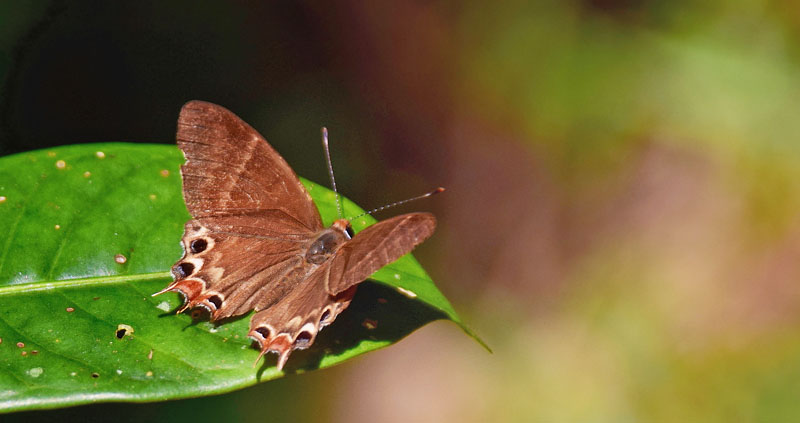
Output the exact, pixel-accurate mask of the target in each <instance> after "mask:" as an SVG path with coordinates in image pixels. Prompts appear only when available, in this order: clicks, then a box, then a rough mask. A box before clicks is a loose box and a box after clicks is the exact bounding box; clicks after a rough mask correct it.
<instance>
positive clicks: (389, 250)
mask: <svg viewBox="0 0 800 423" xmlns="http://www.w3.org/2000/svg"><path fill="white" fill-rule="evenodd" d="M177 139H178V146H179V147H180V148H181V150H182V151H183V152H184V155H185V156H186V159H187V161H186V163H185V164H184V165H183V166H182V167H181V177H182V179H183V193H184V199H185V200H186V206H187V208H188V210H189V213H190V214H191V215H192V219H191V220H189V221H188V222H187V223H186V225H185V226H184V234H183V238H182V241H181V242H182V245H183V249H184V254H183V257H181V259H180V260H178V262H177V263H176V264H175V265H174V266H173V267H172V273H173V276H174V278H175V280H174V281H173V282H172V283H171V284H170V285H169V286H167V287H166V288H165V289H164V290H162V291H160V292H158V293H156V294H154V295H157V294H161V293H164V292H179V293H181V294H182V295H183V297H184V298H185V303H184V305H183V306H182V307H181V309H180V310H179V312H181V311H183V310H186V309H191V308H193V307H203V308H205V309H207V310H208V311H209V313H210V318H211V320H212V321H219V320H222V319H225V318H229V317H232V316H238V315H242V314H246V313H248V312H250V311H253V310H254V311H255V313H254V314H253V316H252V317H251V320H250V331H249V333H248V335H249V336H250V337H251V338H253V339H254V340H255V341H256V342H257V343H258V344H259V349H260V350H261V354H260V355H259V359H260V357H261V356H263V355H264V354H265V353H266V352H270V351H271V352H276V353H278V362H277V366H278V368H279V369H281V368H282V367H283V366H284V364H285V363H286V361H287V359H288V357H289V355H290V353H291V351H293V350H295V349H302V348H307V347H309V346H311V345H312V344H313V343H314V340H315V338H316V335H317V333H318V332H319V330H320V329H321V328H322V327H324V326H326V325H328V324H331V323H333V321H334V320H335V319H336V316H338V315H339V313H341V312H342V311H344V310H345V309H346V308H347V306H348V305H349V304H350V301H351V300H352V298H353V295H354V294H355V289H356V286H357V285H358V284H359V283H360V282H362V281H363V280H364V279H366V278H367V277H369V276H370V275H371V274H372V273H374V272H375V271H377V270H378V269H380V268H381V267H383V266H385V265H386V264H389V263H391V262H393V261H394V260H396V259H398V258H399V257H400V256H402V255H404V254H406V253H408V252H410V251H411V250H412V249H413V248H414V246H416V245H417V244H419V243H421V242H422V241H423V240H424V239H426V238H427V237H428V236H430V235H431V234H432V233H433V230H434V228H435V224H436V223H435V222H436V221H435V218H434V217H433V215H431V214H429V213H410V214H405V215H401V216H396V217H393V218H390V219H387V220H384V221H381V222H378V223H376V224H374V225H372V226H370V227H368V228H366V229H364V230H363V231H361V232H360V233H359V234H356V235H355V236H353V233H352V228H351V226H350V222H349V221H347V220H346V219H338V220H336V221H334V223H333V224H332V225H331V226H330V227H328V228H325V227H324V226H323V225H322V219H321V218H320V215H319V212H318V211H317V208H316V206H315V205H314V203H313V202H312V200H311V197H310V195H309V194H308V192H306V190H305V188H304V187H303V185H302V184H301V183H300V180H299V178H298V177H297V175H295V173H294V171H292V169H291V168H290V167H289V165H288V164H287V163H286V162H285V161H284V160H283V158H282V157H281V156H280V155H279V154H278V153H277V152H276V151H275V150H274V149H272V147H271V146H270V145H269V144H268V143H267V142H266V140H264V138H263V137H261V136H260V135H259V134H258V133H257V132H256V131H255V130H254V129H253V128H251V127H250V126H249V125H247V124H246V123H245V122H243V121H242V120H241V119H239V118H238V117H237V116H236V115H234V114H233V113H231V112H230V111H228V110H227V109H225V108H223V107H221V106H217V105H214V104H211V103H206V102H201V101H192V102H189V103H187V104H186V105H185V106H184V107H183V109H182V110H181V114H180V117H179V119H178V134H177Z"/></svg>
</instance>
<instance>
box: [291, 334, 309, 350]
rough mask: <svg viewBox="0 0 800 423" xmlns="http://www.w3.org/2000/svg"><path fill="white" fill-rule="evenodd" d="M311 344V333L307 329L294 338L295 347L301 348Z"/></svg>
mask: <svg viewBox="0 0 800 423" xmlns="http://www.w3.org/2000/svg"><path fill="white" fill-rule="evenodd" d="M310 344H311V334H310V333H308V332H306V331H303V332H300V333H299V334H298V335H297V338H295V340H294V347H295V348H299V349H303V348H308V346H309V345H310Z"/></svg>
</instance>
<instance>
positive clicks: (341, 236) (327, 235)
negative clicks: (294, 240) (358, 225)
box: [306, 219, 352, 265]
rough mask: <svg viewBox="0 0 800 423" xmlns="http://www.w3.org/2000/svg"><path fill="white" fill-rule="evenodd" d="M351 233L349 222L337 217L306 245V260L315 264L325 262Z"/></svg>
mask: <svg viewBox="0 0 800 423" xmlns="http://www.w3.org/2000/svg"><path fill="white" fill-rule="evenodd" d="M351 233H352V229H350V222H349V221H347V220H346V219H339V220H337V221H335V222H333V225H331V227H330V228H327V229H324V230H322V231H321V232H320V233H319V236H317V239H315V240H314V242H312V243H311V246H310V247H308V251H307V252H306V261H307V262H309V263H311V264H317V265H319V264H322V263H324V262H326V261H327V260H328V259H329V258H331V257H333V255H334V254H335V253H336V250H338V249H339V247H341V246H342V244H344V243H345V242H346V241H347V240H349V239H350V238H351V235H350V234H351Z"/></svg>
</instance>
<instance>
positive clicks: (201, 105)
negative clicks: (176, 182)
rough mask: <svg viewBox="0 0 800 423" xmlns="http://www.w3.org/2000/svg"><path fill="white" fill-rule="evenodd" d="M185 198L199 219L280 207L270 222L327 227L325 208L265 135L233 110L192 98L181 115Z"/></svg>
mask: <svg viewBox="0 0 800 423" xmlns="http://www.w3.org/2000/svg"><path fill="white" fill-rule="evenodd" d="M177 139H178V147H180V149H181V150H183V154H184V156H186V164H184V165H183V166H182V167H181V177H182V178H183V196H184V199H185V200H186V207H187V208H188V209H189V213H191V215H192V216H193V217H194V218H200V217H204V216H214V215H227V214H234V215H235V214H243V213H248V212H253V211H262V212H263V211H267V210H271V211H275V212H276V213H275V215H274V216H273V218H272V219H269V220H265V221H264V222H263V225H264V226H273V225H282V224H290V225H297V224H301V225H303V226H304V227H306V228H307V229H308V231H309V232H316V231H318V230H320V229H322V221H321V220H320V217H319V212H318V211H317V208H316V207H315V206H314V203H313V202H312V201H311V197H310V196H309V195H308V193H307V192H306V190H305V188H303V185H302V184H301V183H300V180H299V179H298V177H297V175H296V174H295V173H294V171H293V170H292V168H290V167H289V165H288V164H287V163H286V161H285V160H284V159H283V157H281V156H280V155H279V154H278V153H277V152H276V151H275V150H274V149H273V148H272V147H271V146H270V145H269V144H268V143H267V142H266V140H264V138H263V137H261V135H259V134H258V132H256V130H255V129H253V128H252V127H251V126H250V125H248V124H247V123H245V122H244V121H242V120H241V119H239V117H237V116H236V115H234V114H233V113H231V112H230V111H229V110H227V109H225V108H223V107H221V106H217V105H215V104H211V103H206V102H203V101H192V102H189V103H187V104H186V105H184V106H183V108H182V109H181V113H180V116H179V117H178V134H177Z"/></svg>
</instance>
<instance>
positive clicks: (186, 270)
mask: <svg viewBox="0 0 800 423" xmlns="http://www.w3.org/2000/svg"><path fill="white" fill-rule="evenodd" d="M172 271H173V272H174V273H175V275H176V276H178V279H183V278H185V277H187V276H189V275H191V274H192V272H194V265H193V264H192V263H189V262H183V263H178V264H176V265H175V266H174V267H173V268H172Z"/></svg>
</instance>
